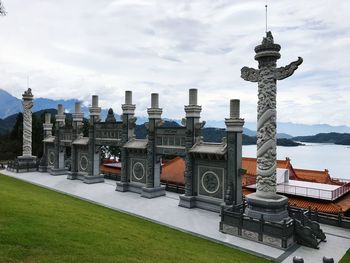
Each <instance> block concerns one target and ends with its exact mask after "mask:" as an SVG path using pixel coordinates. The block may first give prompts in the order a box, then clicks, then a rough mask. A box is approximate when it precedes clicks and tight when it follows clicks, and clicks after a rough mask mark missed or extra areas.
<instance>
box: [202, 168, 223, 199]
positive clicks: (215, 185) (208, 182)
mask: <svg viewBox="0 0 350 263" xmlns="http://www.w3.org/2000/svg"><path fill="white" fill-rule="evenodd" d="M202 187H203V189H204V191H206V192H207V193H209V194H215V193H216V192H217V191H218V190H219V187H220V180H219V176H218V175H217V174H216V173H214V172H212V171H207V172H205V173H204V174H203V176H202Z"/></svg>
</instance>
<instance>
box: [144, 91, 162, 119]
mask: <svg viewBox="0 0 350 263" xmlns="http://www.w3.org/2000/svg"><path fill="white" fill-rule="evenodd" d="M147 113H148V118H149V119H160V118H161V117H162V113H163V109H162V108H159V94H158V93H152V94H151V108H148V109H147Z"/></svg>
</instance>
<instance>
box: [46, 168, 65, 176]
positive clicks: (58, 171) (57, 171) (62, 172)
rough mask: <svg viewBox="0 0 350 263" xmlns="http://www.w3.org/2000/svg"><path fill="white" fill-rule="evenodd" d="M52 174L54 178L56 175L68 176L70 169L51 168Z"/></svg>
mask: <svg viewBox="0 0 350 263" xmlns="http://www.w3.org/2000/svg"><path fill="white" fill-rule="evenodd" d="M49 172H50V174H51V175H54V176H56V175H66V174H68V169H66V168H54V167H53V168H51V169H50V171H49Z"/></svg>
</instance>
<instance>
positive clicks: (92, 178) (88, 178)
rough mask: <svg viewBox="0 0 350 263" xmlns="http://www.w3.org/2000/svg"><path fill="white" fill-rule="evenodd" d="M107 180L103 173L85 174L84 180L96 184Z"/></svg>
mask: <svg viewBox="0 0 350 263" xmlns="http://www.w3.org/2000/svg"><path fill="white" fill-rule="evenodd" d="M104 181H105V178H104V176H103V175H94V176H89V175H84V179H83V182H84V183H86V184H96V183H103V182H104Z"/></svg>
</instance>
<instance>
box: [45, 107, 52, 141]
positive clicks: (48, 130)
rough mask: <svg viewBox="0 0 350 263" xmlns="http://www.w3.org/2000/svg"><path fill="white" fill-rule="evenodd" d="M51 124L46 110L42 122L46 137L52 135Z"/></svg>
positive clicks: (49, 115)
mask: <svg viewBox="0 0 350 263" xmlns="http://www.w3.org/2000/svg"><path fill="white" fill-rule="evenodd" d="M52 126H53V124H52V123H51V113H49V112H46V113H45V123H43V128H44V138H48V137H51V136H52Z"/></svg>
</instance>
